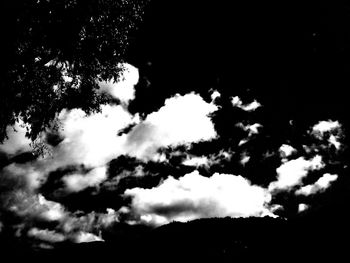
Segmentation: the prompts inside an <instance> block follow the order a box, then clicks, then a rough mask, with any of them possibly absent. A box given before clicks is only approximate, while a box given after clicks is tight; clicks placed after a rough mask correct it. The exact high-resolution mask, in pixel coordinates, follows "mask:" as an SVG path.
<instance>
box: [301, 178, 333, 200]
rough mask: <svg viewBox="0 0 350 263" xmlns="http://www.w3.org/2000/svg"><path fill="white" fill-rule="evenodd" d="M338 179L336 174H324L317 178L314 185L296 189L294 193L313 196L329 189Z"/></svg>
mask: <svg viewBox="0 0 350 263" xmlns="http://www.w3.org/2000/svg"><path fill="white" fill-rule="evenodd" d="M337 179H338V175H336V174H329V173H326V174H324V175H323V176H322V177H321V178H319V179H318V180H317V181H316V182H315V183H314V184H310V185H306V186H303V187H301V188H300V189H298V190H297V191H296V192H295V193H296V194H297V195H306V196H308V195H313V194H316V193H319V192H323V191H325V190H326V189H327V188H329V187H330V185H331V184H332V182H334V181H336V180H337Z"/></svg>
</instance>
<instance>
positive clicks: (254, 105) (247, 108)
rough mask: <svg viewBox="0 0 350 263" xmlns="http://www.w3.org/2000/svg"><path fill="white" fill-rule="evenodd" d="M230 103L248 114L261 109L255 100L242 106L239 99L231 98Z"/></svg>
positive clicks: (236, 97)
mask: <svg viewBox="0 0 350 263" xmlns="http://www.w3.org/2000/svg"><path fill="white" fill-rule="evenodd" d="M231 103H232V105H233V106H234V107H237V108H240V109H242V110H244V111H248V112H250V111H255V110H256V109H257V108H259V107H261V104H260V103H259V102H258V101H256V100H254V101H252V102H251V103H247V104H243V102H242V100H241V98H240V97H238V96H235V97H232V99H231Z"/></svg>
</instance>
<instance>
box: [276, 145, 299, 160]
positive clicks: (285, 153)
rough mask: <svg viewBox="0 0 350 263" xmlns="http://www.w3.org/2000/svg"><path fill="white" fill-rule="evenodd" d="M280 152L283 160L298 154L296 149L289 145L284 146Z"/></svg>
mask: <svg viewBox="0 0 350 263" xmlns="http://www.w3.org/2000/svg"><path fill="white" fill-rule="evenodd" d="M278 151H279V153H280V156H281V158H283V159H286V158H288V157H290V156H291V155H292V154H294V153H296V152H297V150H296V149H295V148H294V147H292V146H290V145H288V144H282V145H281V147H280V148H279V149H278Z"/></svg>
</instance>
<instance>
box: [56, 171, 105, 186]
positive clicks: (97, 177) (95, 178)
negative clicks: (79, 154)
mask: <svg viewBox="0 0 350 263" xmlns="http://www.w3.org/2000/svg"><path fill="white" fill-rule="evenodd" d="M106 179H107V168H106V167H105V166H102V167H97V168H94V169H92V170H91V171H90V172H88V173H87V174H84V175H83V174H70V175H67V176H64V177H63V178H62V181H63V182H64V183H65V185H66V189H67V190H68V191H70V192H79V191H81V190H83V189H85V188H87V187H91V186H97V185H99V184H100V183H102V182H103V181H105V180H106Z"/></svg>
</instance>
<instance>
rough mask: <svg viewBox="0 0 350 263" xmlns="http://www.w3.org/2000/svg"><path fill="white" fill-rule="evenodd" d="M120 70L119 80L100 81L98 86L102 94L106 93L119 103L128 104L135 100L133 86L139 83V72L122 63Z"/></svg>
mask: <svg viewBox="0 0 350 263" xmlns="http://www.w3.org/2000/svg"><path fill="white" fill-rule="evenodd" d="M119 67H121V68H122V72H121V74H120V77H119V79H118V80H117V81H116V80H115V79H111V80H110V81H100V82H99V83H98V84H99V86H100V90H101V91H102V92H106V93H108V94H110V95H111V96H113V97H114V98H116V99H119V100H120V101H121V102H123V103H125V104H128V103H129V102H130V101H131V100H133V99H134V98H135V85H136V84H137V83H138V81H139V71H138V69H137V68H135V67H134V66H132V65H130V64H128V63H124V64H121V65H119Z"/></svg>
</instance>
